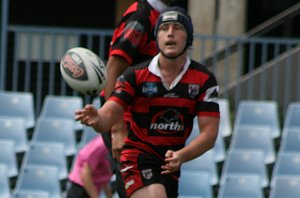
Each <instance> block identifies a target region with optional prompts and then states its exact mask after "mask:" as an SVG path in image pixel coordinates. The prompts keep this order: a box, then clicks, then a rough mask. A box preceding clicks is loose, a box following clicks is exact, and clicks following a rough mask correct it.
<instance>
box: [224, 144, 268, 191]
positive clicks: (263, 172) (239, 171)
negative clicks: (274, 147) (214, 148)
mask: <svg viewBox="0 0 300 198" xmlns="http://www.w3.org/2000/svg"><path fill="white" fill-rule="evenodd" d="M227 154H228V155H227V158H226V160H225V163H224V166H223V169H222V174H221V178H220V185H224V182H225V178H227V177H228V176H231V175H249V176H257V177H259V180H260V185H261V187H262V188H265V187H268V185H269V176H268V174H267V167H266V165H265V163H264V153H263V152H262V151H261V150H254V149H253V150H238V149H235V150H229V151H228V152H227Z"/></svg>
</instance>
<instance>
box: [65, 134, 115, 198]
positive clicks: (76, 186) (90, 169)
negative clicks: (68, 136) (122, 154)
mask: <svg viewBox="0 0 300 198" xmlns="http://www.w3.org/2000/svg"><path fill="white" fill-rule="evenodd" d="M107 157H108V150H107V148H106V146H105V145H104V142H103V139H102V137H101V135H99V136H97V137H95V138H94V139H92V140H91V141H90V142H89V143H87V144H86V145H85V146H84V147H83V148H81V149H80V150H79V152H78V154H77V155H76V160H75V164H74V167H73V169H72V171H71V172H70V173H69V177H68V179H69V181H70V183H71V186H70V188H69V189H68V192H67V198H99V193H100V192H101V191H104V193H105V195H106V197H107V198H111V197H112V191H111V187H110V179H111V177H112V171H111V167H110V164H109V161H108V160H107Z"/></svg>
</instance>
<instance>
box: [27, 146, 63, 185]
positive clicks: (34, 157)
mask: <svg viewBox="0 0 300 198" xmlns="http://www.w3.org/2000/svg"><path fill="white" fill-rule="evenodd" d="M33 165H34V166H45V165H46V166H54V167H56V168H57V170H58V178H59V179H61V180H63V179H66V178H67V176H68V168H67V158H66V156H65V154H64V145H63V144H62V143H44V142H42V143H41V142H33V143H31V144H30V146H29V150H28V151H27V152H26V155H25V158H24V160H23V163H22V166H23V167H24V166H25V167H26V166H33Z"/></svg>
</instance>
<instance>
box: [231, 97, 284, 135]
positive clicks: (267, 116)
mask: <svg viewBox="0 0 300 198" xmlns="http://www.w3.org/2000/svg"><path fill="white" fill-rule="evenodd" d="M242 125H255V126H257V125H261V126H268V127H270V128H271V132H272V133H271V136H272V138H278V137H279V136H280V135H281V129H280V125H279V113H278V104H277V103H276V102H275V101H258V100H257V101H256V100H244V101H241V102H240V103H239V106H238V110H237V114H236V118H235V121H234V128H236V127H239V126H242ZM233 130H234V129H233Z"/></svg>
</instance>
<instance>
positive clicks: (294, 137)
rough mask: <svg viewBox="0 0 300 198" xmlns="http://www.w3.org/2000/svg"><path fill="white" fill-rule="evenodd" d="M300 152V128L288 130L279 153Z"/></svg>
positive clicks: (282, 139)
mask: <svg viewBox="0 0 300 198" xmlns="http://www.w3.org/2000/svg"><path fill="white" fill-rule="evenodd" d="M299 151H300V128H298V129H297V128H287V129H286V130H285V135H284V137H282V138H281V145H280V149H279V152H299Z"/></svg>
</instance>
